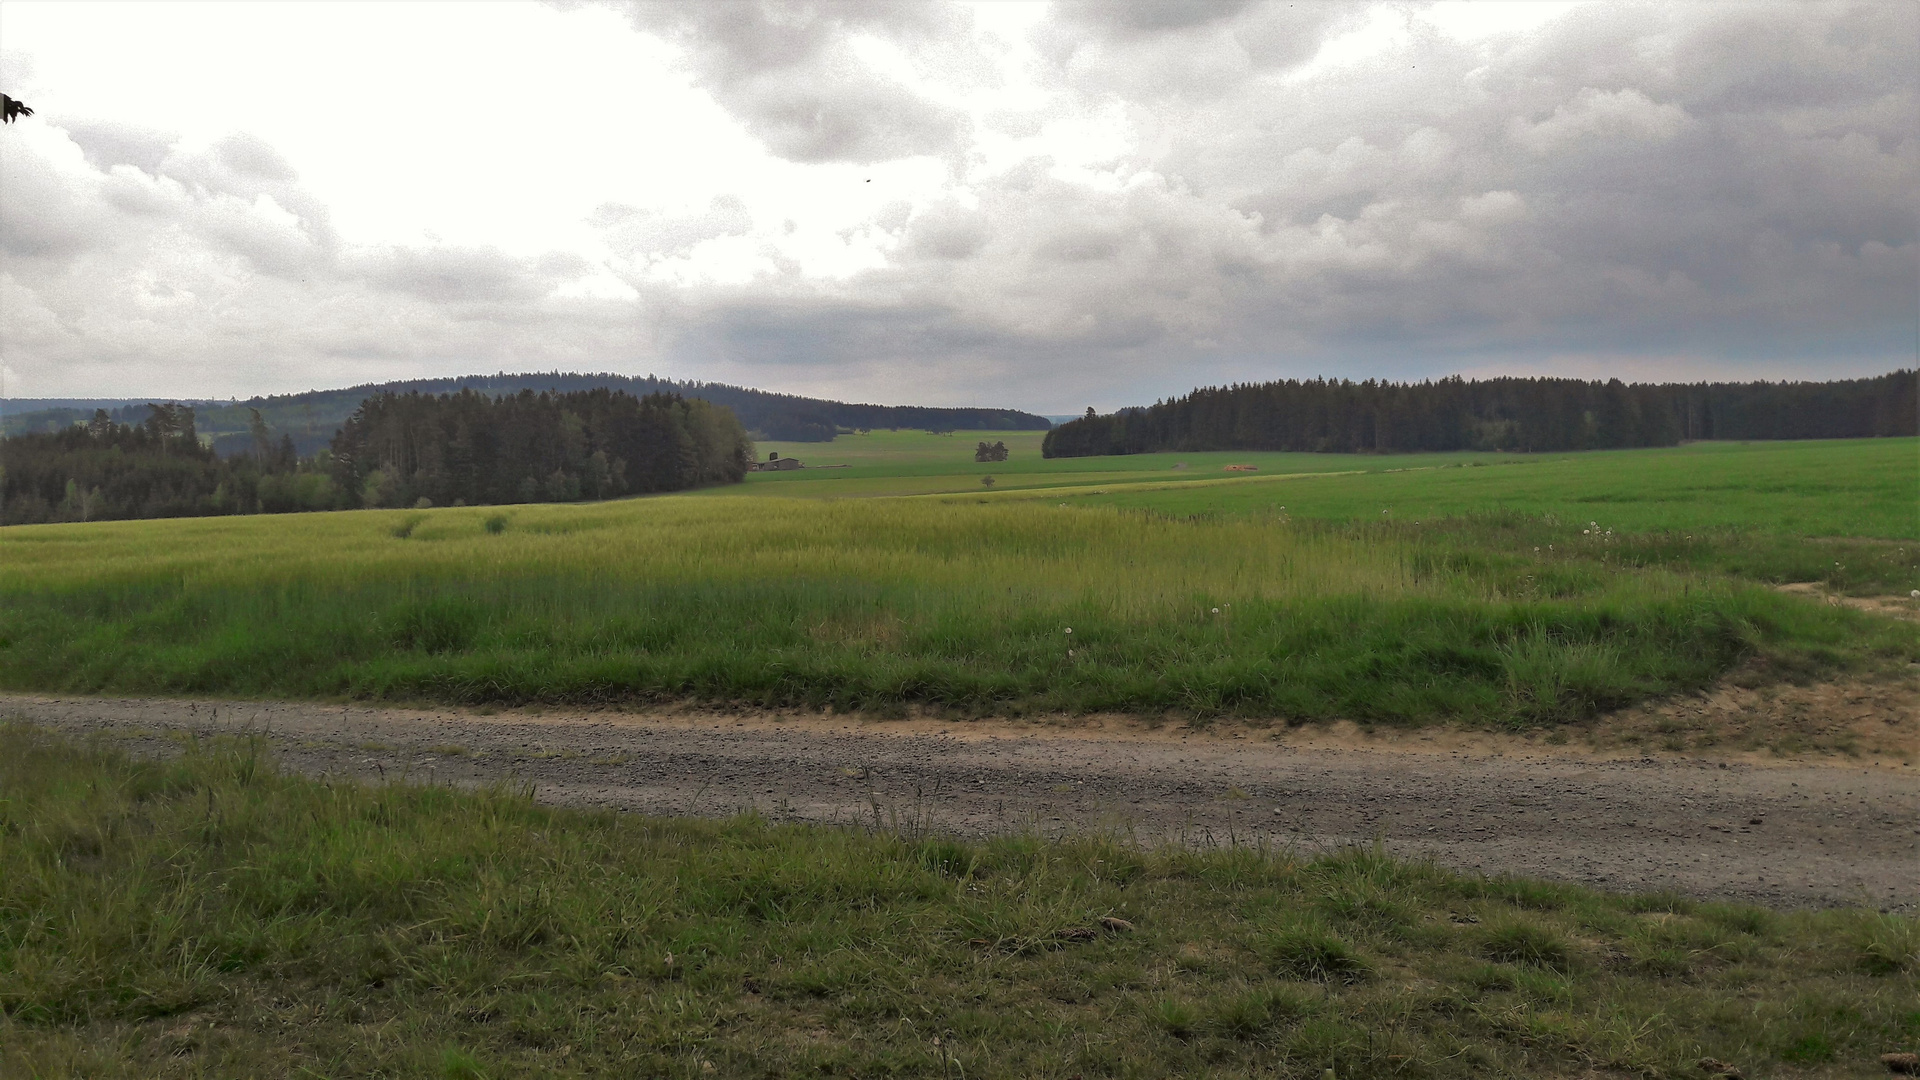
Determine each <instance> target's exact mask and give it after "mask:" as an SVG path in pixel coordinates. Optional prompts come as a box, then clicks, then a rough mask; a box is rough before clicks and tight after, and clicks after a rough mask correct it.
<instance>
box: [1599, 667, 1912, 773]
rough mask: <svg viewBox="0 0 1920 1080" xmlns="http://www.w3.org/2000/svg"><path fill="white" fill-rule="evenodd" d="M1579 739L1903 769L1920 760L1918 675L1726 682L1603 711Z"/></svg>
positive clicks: (1608, 745) (1612, 745) (1605, 745)
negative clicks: (1754, 683)
mask: <svg viewBox="0 0 1920 1080" xmlns="http://www.w3.org/2000/svg"><path fill="white" fill-rule="evenodd" d="M1585 741H1586V742H1587V743H1588V744H1589V745H1590V746H1592V747H1593V748H1595V749H1598V750H1603V751H1604V750H1609V749H1632V750H1636V751H1643V752H1644V751H1655V752H1661V751H1664V752H1667V753H1673V754H1689V755H1702V754H1705V755H1711V756H1729V755H1737V756H1745V757H1749V758H1759V759H1761V760H1765V759H1768V758H1772V759H1781V760H1786V759H1793V760H1801V761H1805V760H1808V759H1820V758H1832V759H1839V760H1842V761H1845V762H1847V763H1849V764H1860V765H1880V766H1891V767H1906V766H1911V765H1913V764H1914V763H1915V762H1916V761H1920V675H1912V674H1909V675H1905V676H1900V675H1883V676H1879V677H1868V678H1857V679H1845V680H1839V681H1833V682H1818V683H1811V684H1809V685H1806V686H1795V685H1792V684H1790V683H1778V682H1776V683H1769V684H1766V685H1761V686H1743V685H1740V683H1739V680H1727V681H1724V682H1722V683H1720V684H1719V685H1717V686H1715V687H1714V688H1713V689H1711V690H1709V691H1706V692H1704V693H1700V694H1689V695H1686V696H1683V697H1676V698H1668V699H1666V700H1664V701H1655V702H1648V703H1645V704H1641V705H1636V706H1634V707H1633V708H1630V709H1622V710H1621V711H1619V712H1616V713H1612V714H1610V715H1608V716H1605V717H1603V718H1601V719H1600V720H1599V721H1597V722H1596V723H1595V724H1594V725H1593V726H1592V727H1590V728H1589V729H1588V730H1587V733H1586V740H1585Z"/></svg>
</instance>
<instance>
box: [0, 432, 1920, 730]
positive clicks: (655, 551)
mask: <svg viewBox="0 0 1920 1080" xmlns="http://www.w3.org/2000/svg"><path fill="white" fill-rule="evenodd" d="M981 437H985V438H986V439H987V440H988V441H994V440H996V439H1004V440H1005V441H1006V442H1007V444H1008V447H1009V449H1010V450H1011V451H1012V455H1013V456H1012V459H1011V460H1009V461H1007V462H999V463H994V464H992V465H984V464H976V463H974V462H973V461H972V460H971V459H972V452H973V447H974V444H975V443H976V442H977V441H978V440H979V438H981ZM1037 443H1038V436H1037V433H966V434H965V435H964V436H951V437H948V436H933V435H927V434H925V433H896V432H875V433H872V434H870V435H865V436H858V435H855V436H843V437H842V438H841V439H840V440H837V441H836V442H834V443H831V444H813V445H801V446H779V445H778V444H776V445H775V446H774V447H773V448H774V449H779V450H780V451H781V452H782V456H787V455H789V454H791V455H792V456H796V457H800V458H801V459H802V460H803V461H806V462H807V464H808V465H809V466H813V465H821V466H824V465H838V464H845V465H846V466H847V467H846V468H844V469H827V468H807V469H802V470H798V471H796V472H791V473H778V474H754V475H753V476H752V477H750V479H749V482H748V483H747V484H745V485H742V486H739V487H734V488H728V489H719V490H710V491H703V492H696V493H692V494H686V495H675V496H663V497H654V498H646V499H633V500H622V501H616V502H608V503H597V504H572V505H523V506H511V507H485V508H448V509H436V510H419V511H356V512H345V513H331V514H311V515H291V516H261V517H244V518H233V517H229V518H209V519H185V520H181V519H176V520H165V521H135V522H108V523H94V524H77V525H76V524H68V525H49V526H19V527H12V528H7V529H0V619H4V621H3V622H0V686H4V687H6V688H8V689H14V690H42V691H63V692H76V691H77V692H114V693H163V694H165V693H193V694H213V695H231V696H238V697H247V696H301V697H321V698H359V699H376V700H396V701H447V702H463V703H481V702H509V703H512V702H521V703H525V702H554V703H575V704H595V703H633V702H640V701H653V700H684V699H697V700H706V701H715V702H738V703H748V704H755V705H763V706H773V707H782V706H805V707H817V706H822V705H828V704H831V705H834V706H836V707H842V708H861V709H869V710H876V711H879V712H882V713H885V712H888V711H893V710H898V709H900V708H903V707H905V706H909V705H925V706H932V707H938V708H942V709H946V710H951V711H955V712H959V713H967V714H971V713H987V712H999V713H1006V712H1024V711H1033V710H1069V711H1072V710H1108V709H1117V710H1130V711H1139V712H1175V713H1181V714H1189V715H1198V716H1205V715H1217V714H1222V713H1234V714H1245V715H1258V716H1265V717H1275V718H1283V719H1287V720H1294V721H1300V720H1316V719H1326V718H1334V717H1346V718H1353V719H1360V720H1368V721H1379V722H1398V723H1422V722H1430V721H1435V720H1461V721H1466V722H1471V723H1494V724H1508V725H1513V724H1522V725H1524V724H1539V723H1554V722H1563V721H1568V720H1577V719H1580V718H1583V717H1586V716H1590V715H1593V714H1594V713H1595V712H1597V711H1599V710H1602V709H1606V708H1609V707H1613V706H1617V705H1622V704H1626V703H1629V702H1632V701H1635V700H1639V699H1641V698H1645V697H1647V696H1649V695H1658V694H1664V693H1670V692H1674V691H1680V690H1687V689H1693V688H1697V687H1700V686H1703V685H1705V684H1707V683H1710V682H1712V681H1713V680H1715V679H1717V678H1719V677H1721V676H1723V675H1725V674H1726V673H1727V672H1729V671H1731V670H1733V669H1734V668H1736V667H1739V666H1742V665H1748V666H1750V667H1751V666H1756V665H1757V666H1758V667H1760V668H1762V669H1763V670H1766V671H1772V672H1777V673H1781V677H1800V676H1803V675H1805V674H1808V673H1815V672H1820V671H1828V670H1840V669H1850V668H1851V669H1857V668H1863V667H1877V666H1888V665H1904V664H1906V663H1908V662H1911V661H1914V660H1920V634H1917V633H1916V629H1915V627H1914V626H1913V625H1911V624H1905V623H1901V622H1897V621H1895V620H1891V619H1886V618H1881V617H1876V616H1871V615H1865V614H1860V613H1857V612H1853V611H1850V610H1845V609H1836V608H1832V607H1828V606H1824V605H1816V604H1812V603H1809V602H1807V601H1805V600H1803V599H1800V598H1795V597H1789V596H1783V595H1780V594H1778V593H1776V592H1775V591H1773V590H1772V589H1770V588H1768V586H1769V585H1770V584H1774V583H1778V582H1783V581H1803V580H1816V581H1821V582H1824V583H1826V584H1827V585H1828V586H1829V587H1831V588H1833V589H1835V590H1837V591H1842V592H1863V593H1881V594H1885V593H1895V594H1898V595H1905V593H1906V592H1907V591H1908V590H1911V589H1914V588H1920V572H1917V571H1916V561H1917V560H1920V542H1915V541H1916V540H1920V528H1917V526H1920V521H1917V520H1916V518H1917V517H1920V510H1917V509H1916V507H1920V499H1916V496H1920V443H1917V442H1916V441H1915V440H1911V439H1906V440H1858V441H1850V442H1830V443H1801V444H1790V443H1775V444H1753V445H1750V446H1745V445H1729V444H1711V445H1709V444H1702V445H1696V446H1688V447H1681V448H1677V449H1673V450H1656V451H1627V452H1611V453H1593V454H1567V455H1541V456H1519V455H1464V454H1448V455H1409V456H1402V457H1370V456H1351V455H1347V456H1342V455H1297V454H1191V455H1141V456H1139V457H1136V458H1083V459H1071V460H1066V461H1044V460H1042V459H1040V457H1039V455H1038V451H1037ZM766 449H768V447H764V446H763V447H762V450H763V452H764V451H765V450H766ZM1181 463H1184V464H1185V465H1186V468H1184V469H1176V468H1174V466H1175V465H1176V464H1181ZM1226 464H1252V465H1255V466H1256V467H1257V471H1256V472H1254V473H1252V474H1235V473H1228V472H1226V471H1225V469H1224V466H1225V465H1226ZM983 475H991V476H993V477H994V478H995V481H996V482H995V484H994V485H993V486H991V487H987V486H985V485H982V484H981V483H980V477H981V476H983ZM856 496H857V497H856Z"/></svg>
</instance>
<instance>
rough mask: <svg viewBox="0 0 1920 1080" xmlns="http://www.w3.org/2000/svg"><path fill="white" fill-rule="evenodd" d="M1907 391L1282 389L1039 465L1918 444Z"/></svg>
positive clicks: (1062, 445)
mask: <svg viewBox="0 0 1920 1080" xmlns="http://www.w3.org/2000/svg"><path fill="white" fill-rule="evenodd" d="M1917 389H1920V388H1917V387H1916V382H1915V373H1914V372H1912V371H1897V372H1893V373H1891V374H1888V375H1882V376H1879V377H1878V378H1872V379H1848V380H1843V381H1838V382H1822V383H1812V382H1803V383H1765V382H1756V383H1692V384H1682V383H1673V384H1657V385H1656V384H1633V385H1629V384H1627V383H1623V382H1621V381H1619V380H1618V379H1615V380H1612V381H1609V382H1604V383H1602V382H1585V381H1582V380H1579V379H1489V380H1486V381H1484V382H1482V381H1468V380H1464V379H1461V378H1459V377H1457V376H1456V377H1454V378H1450V379H1441V380H1440V381H1438V382H1423V383H1390V382H1375V381H1373V380H1368V381H1366V382H1359V383H1355V382H1347V381H1344V380H1326V379H1315V380H1311V381H1305V382H1302V381H1295V380H1287V381H1284V382H1271V383H1261V384H1257V385H1254V384H1247V385H1237V386H1225V387H1206V388H1203V389H1199V390H1195V391H1193V392H1192V393H1190V394H1188V395H1186V396H1185V397H1180V398H1175V399H1173V400H1172V401H1162V402H1159V403H1157V404H1154V405H1152V406H1149V407H1146V408H1139V409H1123V410H1121V411H1120V412H1117V413H1112V414H1109V415H1105V416H1102V415H1097V414H1096V413H1095V412H1094V411H1093V410H1092V409H1088V410H1087V415H1086V416H1085V417H1083V418H1081V419H1079V420H1074V421H1072V422H1070V423H1066V424H1062V425H1060V426H1059V427H1056V428H1054V429H1053V430H1052V431H1050V432H1048V433H1047V437H1046V441H1045V442H1044V443H1043V444H1042V449H1041V452H1042V453H1043V454H1044V455H1045V456H1047V457H1050V458H1052V457H1088V456H1093V455H1102V454H1141V453H1152V452H1155V451H1162V450H1173V451H1200V450H1291V451H1309V452H1313V451H1320V452H1333V453H1355V452H1387V451H1398V452H1405V451H1421V450H1519V451H1545V450H1589V449H1592V450H1598V449H1611V448H1621V447H1633V446H1672V445H1674V444H1676V443H1679V442H1681V441H1685V440H1695V439H1844V438H1859V437H1867V436H1885V435H1914V434H1920V431H1917V430H1916V427H1917V426H1920V425H1917V424H1916V420H1915V396H1916V391H1917Z"/></svg>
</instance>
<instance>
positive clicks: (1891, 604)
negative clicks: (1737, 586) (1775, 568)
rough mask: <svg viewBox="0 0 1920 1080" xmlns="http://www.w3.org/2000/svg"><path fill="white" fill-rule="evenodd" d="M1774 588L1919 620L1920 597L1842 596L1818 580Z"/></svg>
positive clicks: (1837, 605) (1841, 605)
mask: <svg viewBox="0 0 1920 1080" xmlns="http://www.w3.org/2000/svg"><path fill="white" fill-rule="evenodd" d="M1774 589H1775V590H1776V591H1778V592H1783V593H1786V594H1787V595H1789V596H1804V597H1806V598H1807V599H1809V600H1818V601H1820V602H1821V603H1824V604H1827V605H1828V606H1830V607H1843V608H1851V609H1853V610H1854V611H1864V612H1866V613H1867V614H1869V615H1880V616H1884V617H1886V618H1889V619H1904V620H1906V621H1908V622H1920V599H1916V598H1915V597H1911V596H1842V595H1840V594H1839V593H1836V592H1833V591H1831V590H1829V589H1828V588H1827V587H1826V586H1825V585H1823V584H1821V583H1820V582H1818V581H1796V582H1793V583H1791V584H1788V585H1776V586H1774Z"/></svg>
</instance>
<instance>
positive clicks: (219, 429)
mask: <svg viewBox="0 0 1920 1080" xmlns="http://www.w3.org/2000/svg"><path fill="white" fill-rule="evenodd" d="M462 390H472V391H474V392H475V393H479V394H486V395H490V396H493V397H511V396H515V395H518V394H519V393H520V392H521V391H523V390H532V391H533V392H534V393H536V394H539V393H552V394H571V393H577V392H581V391H586V390H614V391H618V392H622V393H627V394H632V395H633V396H634V397H637V398H644V397H646V396H647V395H649V394H678V395H680V396H681V397H685V398H699V399H701V400H702V401H710V402H712V403H713V404H715V405H720V406H723V407H725V408H728V409H731V410H733V414H734V415H735V416H737V417H739V419H740V422H741V423H742V424H743V425H745V426H746V428H747V430H748V431H750V432H758V433H759V434H760V435H761V436H762V437H765V438H768V439H776V440H781V441H789V442H826V441H830V440H831V439H832V438H833V437H834V436H835V435H836V434H837V433H838V432H841V431H859V430H872V429H876V428H905V429H910V430H926V431H1044V430H1046V428H1047V427H1048V423H1047V419H1046V417H1043V416H1036V415H1034V414H1033V413H1027V412H1020V411H1019V410H1017V409H936V408H926V407H921V406H917V405H856V404H849V403H847V402H842V401H829V400H826V399H823V398H808V397H799V396H796V395H793V394H775V393H769V392H768V391H765V390H754V389H750V388H748V387H743V386H729V385H726V384H724V383H702V382H676V381H674V380H672V379H660V378H655V377H654V376H651V375H648V376H645V377H635V376H630V375H613V374H597V375H587V374H572V373H567V372H558V371H555V372H548V373H544V374H525V375H510V374H506V373H502V374H499V375H464V376H461V377H459V378H452V379H413V380H408V381H405V382H389V383H370V384H367V385H364V386H355V387H350V388H348V389H345V390H310V391H307V392H305V393H300V394H277V395H274V396H271V397H256V398H253V399H252V400H249V401H243V402H236V403H230V404H229V403H220V402H199V403H196V404H197V406H198V408H199V420H200V431H201V433H202V434H203V435H209V436H211V437H212V440H213V446H214V449H215V450H218V451H219V452H220V453H221V454H222V455H223V456H231V455H234V454H245V453H250V452H251V449H252V440H251V438H250V436H249V432H248V425H249V423H250V420H251V418H252V416H253V415H254V414H256V413H257V414H259V415H261V416H263V417H265V419H266V422H267V423H268V424H271V425H272V426H273V429H274V430H275V431H278V432H282V433H285V434H287V435H290V436H292V438H293V441H294V445H295V446H296V447H297V448H298V449H299V451H300V452H301V453H302V454H311V453H313V452H314V451H316V450H318V449H320V448H321V447H323V446H326V445H327V444H328V442H329V440H330V439H331V438H332V436H333V433H334V432H335V431H337V430H339V428H340V425H341V424H344V423H346V420H347V417H349V416H351V415H352V414H353V411H354V410H355V409H357V408H359V407H360V403H361V402H362V401H365V400H366V399H368V398H371V397H378V396H380V395H381V394H387V393H392V394H409V393H418V394H457V393H459V392H460V391H462ZM23 404H35V405H37V406H38V407H37V408H31V409H23V408H22V405H23ZM95 406H104V407H106V408H107V409H108V411H109V413H110V414H111V415H112V416H113V418H114V420H115V421H117V422H120V423H127V424H137V423H139V422H140V420H141V419H142V418H144V416H145V415H146V404H145V403H144V402H141V401H126V400H121V401H93V402H83V401H79V400H76V399H47V400H43V401H40V402H37V403H22V402H17V401H16V402H14V403H13V408H12V409H10V410H9V413H8V415H6V416H4V417H0V432H5V433H7V434H24V433H27V432H32V431H58V430H60V429H62V428H65V427H67V426H69V425H70V424H73V423H76V422H84V421H85V420H86V418H87V417H88V416H90V415H92V410H93V408H94V407H95ZM83 407H84V408H83Z"/></svg>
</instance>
